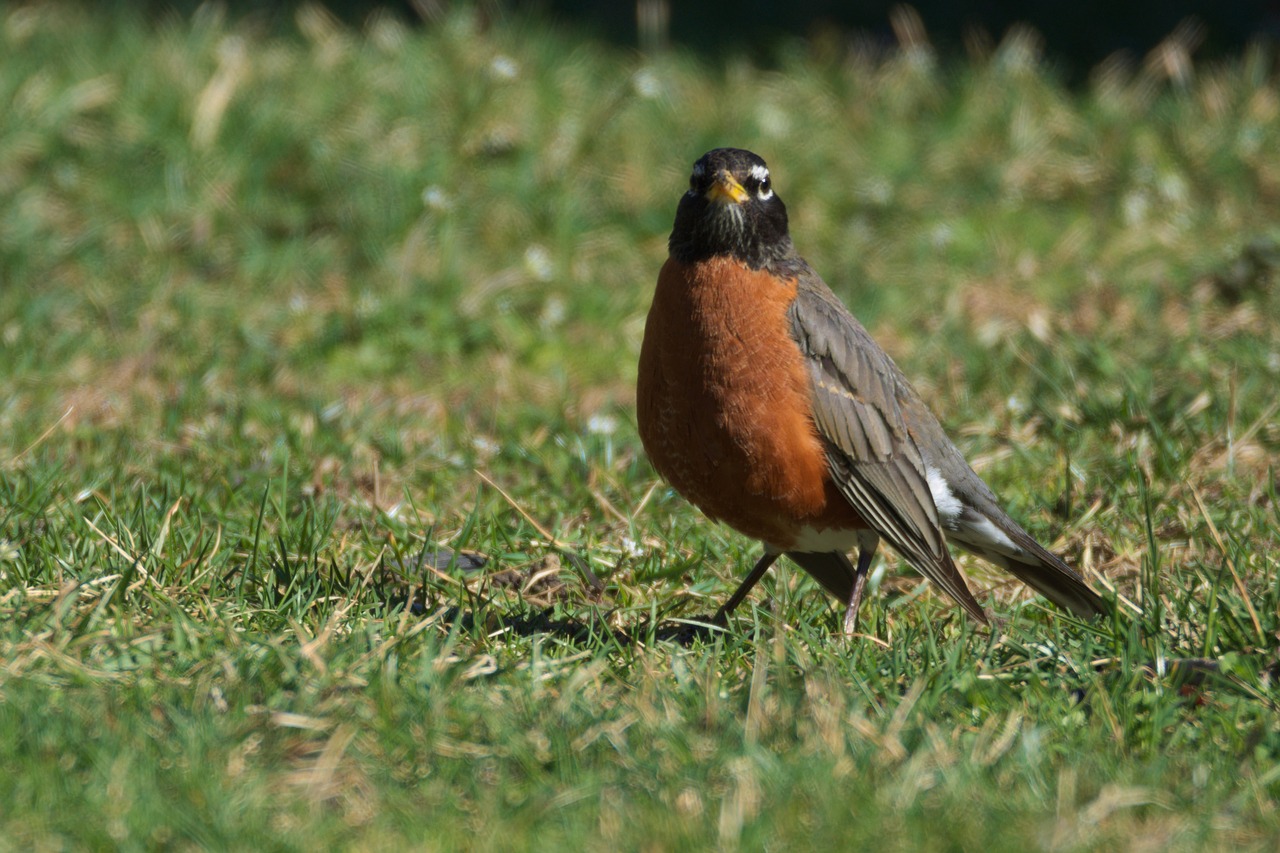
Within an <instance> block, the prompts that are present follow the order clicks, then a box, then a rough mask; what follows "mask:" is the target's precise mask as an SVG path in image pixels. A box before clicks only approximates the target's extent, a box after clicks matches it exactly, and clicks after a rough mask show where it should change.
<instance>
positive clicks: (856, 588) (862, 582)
mask: <svg viewBox="0 0 1280 853" xmlns="http://www.w3.org/2000/svg"><path fill="white" fill-rule="evenodd" d="M875 555H876V546H875V545H874V544H873V545H871V547H866V546H863V547H861V548H859V549H858V567H857V568H856V569H854V570H853V592H852V593H850V595H849V607H848V608H847V609H846V610H845V611H844V633H845V636H850V635H852V634H853V633H854V632H855V631H856V630H857V629H858V607H859V606H861V604H862V590H863V589H865V588H866V586H867V570H868V569H870V568H871V560H872V559H873V558H874V557H875Z"/></svg>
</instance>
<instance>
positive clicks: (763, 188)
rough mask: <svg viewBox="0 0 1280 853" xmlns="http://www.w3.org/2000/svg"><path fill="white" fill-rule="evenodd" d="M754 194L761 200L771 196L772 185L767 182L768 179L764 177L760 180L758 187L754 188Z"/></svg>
mask: <svg viewBox="0 0 1280 853" xmlns="http://www.w3.org/2000/svg"><path fill="white" fill-rule="evenodd" d="M756 196H757V197H758V198H760V200H761V201H765V200H767V199H769V198H772V197H773V185H772V184H770V183H769V179H768V178H765V179H764V180H763V181H761V182H760V187H759V188H758V189H757V190H756Z"/></svg>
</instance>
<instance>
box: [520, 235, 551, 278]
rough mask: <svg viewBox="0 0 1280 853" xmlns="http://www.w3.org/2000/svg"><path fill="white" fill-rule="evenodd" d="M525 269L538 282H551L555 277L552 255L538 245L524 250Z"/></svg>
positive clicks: (535, 244)
mask: <svg viewBox="0 0 1280 853" xmlns="http://www.w3.org/2000/svg"><path fill="white" fill-rule="evenodd" d="M524 268H525V271H526V272H528V273H529V275H531V276H533V277H534V278H535V279H537V280H538V281H551V278H552V276H554V275H555V267H554V266H553V265H552V263H551V253H550V252H548V251H547V250H546V249H545V248H543V247H542V246H540V245H538V244H537V243H534V244H533V245H532V246H530V247H529V248H527V249H525V250H524Z"/></svg>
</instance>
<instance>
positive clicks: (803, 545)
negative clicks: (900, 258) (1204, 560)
mask: <svg viewBox="0 0 1280 853" xmlns="http://www.w3.org/2000/svg"><path fill="white" fill-rule="evenodd" d="M636 422H637V427H638V430H639V433H640V439H641V442H642V444H643V445H644V448H645V452H646V453H647V455H648V457H649V459H650V461H651V462H652V464H653V466H654V468H655V469H656V471H657V472H658V473H659V474H660V475H661V476H662V478H663V479H665V480H666V481H667V482H668V483H669V484H670V485H671V486H672V487H673V488H674V489H675V491H676V492H678V493H679V494H681V495H682V496H683V497H684V498H685V499H687V500H688V501H689V502H691V503H693V504H694V505H695V506H697V507H698V508H699V509H700V510H701V511H702V512H703V514H705V515H706V516H708V517H709V518H710V519H712V520H714V521H719V522H723V523H725V524H727V525H729V526H730V527H732V528H734V529H735V530H737V531H739V532H740V533H742V534H744V535H746V536H748V537H751V538H754V539H758V540H759V541H760V542H761V544H762V545H763V554H762V555H761V557H760V558H759V560H758V561H757V562H756V564H755V566H754V567H753V568H752V570H751V571H750V573H749V574H748V575H747V577H746V578H745V579H744V580H743V581H742V583H741V584H740V585H739V586H738V588H737V589H736V590H735V591H734V592H733V594H732V595H731V596H730V597H729V599H728V600H727V601H726V602H725V603H724V605H723V606H722V607H721V608H720V609H719V611H718V612H717V613H716V617H715V618H716V621H717V622H718V623H720V624H724V623H725V622H726V620H727V619H728V617H729V615H730V614H732V613H733V611H734V609H735V608H736V607H737V606H738V605H739V604H741V602H742V601H743V600H744V599H745V598H746V596H747V595H748V593H750V591H751V589H752V587H754V586H755V584H756V583H758V582H759V580H760V578H761V577H763V576H764V574H765V572H767V571H768V569H769V568H770V566H772V565H773V564H774V562H775V561H776V560H777V559H778V557H779V556H780V555H784V554H785V555H786V556H787V557H789V558H790V559H791V560H792V561H794V562H795V563H796V564H798V565H799V566H800V567H801V568H802V569H804V570H805V571H806V572H808V573H809V574H810V575H812V576H813V577H814V579H816V580H817V581H818V583H819V584H821V585H822V587H824V588H825V589H826V590H827V591H828V592H829V593H830V594H831V595H833V596H834V597H835V598H836V599H837V600H838V601H839V602H840V603H841V604H843V605H844V606H845V612H844V620H843V629H844V631H845V633H846V634H850V635H852V634H855V633H856V629H857V617H858V610H859V607H860V604H861V601H862V597H863V592H864V589H865V587H866V582H867V573H868V570H869V568H870V566H871V563H872V560H873V559H874V557H875V554H876V551H877V549H878V547H879V545H880V542H881V541H882V540H883V541H884V542H887V543H888V544H889V546H891V547H892V548H893V549H894V550H895V551H896V552H897V553H898V554H900V555H901V556H902V557H903V558H905V559H906V561H907V562H908V563H910V564H911V565H912V566H914V567H915V568H916V569H917V570H918V571H919V572H920V573H921V574H922V575H924V576H925V577H926V578H927V579H928V580H930V581H932V582H933V583H935V584H937V585H938V586H939V587H941V588H942V590H943V591H944V592H946V594H947V595H948V596H950V597H951V598H952V599H954V600H955V601H956V602H957V603H958V604H959V605H960V606H961V607H962V608H963V609H964V611H965V612H966V613H968V614H969V616H971V617H972V618H973V619H975V620H977V621H978V622H979V623H981V624H983V625H988V624H990V619H991V615H990V614H989V613H988V612H987V611H986V610H985V609H984V608H983V607H982V605H980V604H979V603H978V601H977V600H976V599H975V598H974V596H973V593H972V592H971V591H970V589H969V586H968V583H967V581H966V579H965V576H964V574H963V573H962V572H961V570H960V568H959V567H958V566H957V565H956V563H955V561H954V559H953V558H952V556H951V553H950V552H949V550H948V547H947V543H948V542H950V543H952V544H954V545H956V546H958V547H959V548H961V549H964V550H966V551H969V552H972V553H974V554H976V555H977V556H979V557H981V558H983V559H984V560H987V561H988V562H991V563H993V564H995V565H997V566H999V567H1001V568H1003V569H1005V570H1007V571H1008V572H1010V573H1012V574H1013V575H1014V576H1015V577H1017V578H1018V579H1019V580H1021V581H1022V582H1023V583H1026V584H1027V585H1029V586H1030V587H1032V588H1033V589H1035V590H1036V591H1037V592H1039V593H1040V594H1042V595H1044V596H1045V597H1046V598H1048V599H1049V600H1050V601H1052V602H1054V603H1055V604H1057V605H1058V606H1059V607H1062V608H1064V609H1065V610H1067V611H1070V612H1071V613H1073V614H1075V615H1076V616H1079V617H1082V618H1087V619H1092V618H1095V617H1098V616H1102V615H1104V614H1106V613H1108V612H1109V610H1108V607H1107V604H1106V602H1105V601H1104V600H1103V599H1102V598H1101V597H1100V596H1099V595H1098V594H1097V593H1096V592H1094V591H1093V590H1092V589H1090V588H1089V586H1088V585H1087V584H1086V583H1085V582H1084V580H1083V579H1082V578H1081V576H1080V575H1079V574H1077V573H1076V571H1075V570H1073V569H1072V568H1071V567H1070V566H1068V565H1067V564H1066V563H1065V562H1064V561H1063V560H1062V559H1061V558H1059V557H1058V556H1056V555H1055V554H1053V553H1051V552H1050V551H1048V550H1047V549H1046V548H1044V547H1043V546H1041V545H1040V544H1039V543H1038V542H1036V541H1035V539H1033V538H1032V537H1031V535H1030V534H1028V533H1027V532H1026V531H1025V530H1024V529H1023V528H1022V527H1021V526H1019V524H1018V523H1017V522H1016V521H1014V520H1013V519H1012V518H1010V517H1009V515H1008V514H1007V513H1006V512H1005V511H1004V510H1003V509H1002V508H1001V505H1000V501H999V499H998V498H997V497H996V495H995V493H994V492H993V491H992V490H991V488H990V487H989V486H988V485H987V484H986V483H985V482H983V480H982V478H981V477H979V476H978V474H977V473H976V472H974V470H973V469H972V468H971V467H970V466H969V464H968V463H967V462H966V461H965V459H964V456H963V455H962V454H961V452H960V450H959V449H958V448H957V447H956V446H955V444H954V443H952V441H951V440H950V439H949V438H948V437H947V435H946V433H945V432H944V431H943V428H942V426H941V425H940V424H939V422H938V419H937V418H936V417H935V416H934V415H933V413H932V412H931V411H930V410H929V408H928V406H927V405H926V404H925V402H924V400H922V399H921V397H920V395H919V393H917V392H916V390H915V389H914V388H913V387H912V385H911V383H910V382H909V381H908V380H907V378H906V376H905V375H904V374H903V372H902V371H901V370H900V369H899V368H898V365H897V364H895V363H894V361H893V359H892V358H890V357H889V355H888V354H887V353H886V352H885V351H884V350H883V349H881V348H880V346H879V345H878V344H877V343H876V342H875V341H874V340H873V339H872V337H871V335H870V334H868V332H867V330H866V329H865V328H864V327H863V326H862V324H861V323H859V322H858V320H857V319H856V318H855V317H854V316H853V314H852V313H850V311H849V309H848V308H846V307H845V305H844V303H843V302H841V301H840V299H839V298H838V297H837V296H836V295H835V294H834V293H833V292H832V291H831V289H830V288H829V287H828V286H827V284H826V283H825V282H824V281H823V280H822V278H821V277H820V276H819V275H818V273H817V272H815V271H814V269H813V268H812V267H811V266H810V265H809V264H808V263H807V262H806V261H805V260H804V259H803V258H802V257H801V256H800V255H799V254H798V252H797V251H796V248H795V246H794V244H793V243H792V240H791V235H790V232H789V230H788V221H787V208H786V205H784V204H783V202H782V199H781V198H780V197H779V196H778V194H777V192H776V191H775V190H774V186H773V181H772V178H771V176H770V173H769V168H768V166H767V165H766V163H765V161H764V160H763V159H762V158H761V157H760V156H759V155H757V154H755V153H753V152H751V151H747V150H745V149H741V148H716V149H713V150H711V151H708V152H707V153H705V154H704V155H702V156H701V157H700V158H698V160H697V161H696V162H695V163H694V164H693V170H692V173H691V174H690V177H689V189H688V191H687V192H685V193H684V195H683V196H682V197H681V198H680V202H679V204H678V206H677V208H676V215H675V223H674V225H673V226H672V230H671V236H670V239H669V240H668V257H667V260H666V262H665V263H664V264H663V266H662V269H661V271H660V272H659V274H658V281H657V286H656V288H655V290H654V295H653V302H652V305H651V306H650V309H649V313H648V316H647V319H646V322H645V330H644V337H643V341H642V343H641V347H640V360H639V366H638V373H637V383H636ZM854 548H857V550H858V558H857V563H856V565H855V564H854V563H853V562H852V561H851V560H850V559H849V552H851V551H852V550H853V549H854Z"/></svg>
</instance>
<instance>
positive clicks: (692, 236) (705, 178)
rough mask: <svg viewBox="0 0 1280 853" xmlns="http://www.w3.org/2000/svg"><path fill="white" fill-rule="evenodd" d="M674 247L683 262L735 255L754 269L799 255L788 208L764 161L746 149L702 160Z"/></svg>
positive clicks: (720, 151)
mask: <svg viewBox="0 0 1280 853" xmlns="http://www.w3.org/2000/svg"><path fill="white" fill-rule="evenodd" d="M669 247H670V250H671V256H672V257H674V258H676V259H678V260H681V261H685V262H690V261H696V260H701V259H703V258H709V257H713V256H716V255H730V256H732V257H735V258H737V259H738V260H741V261H744V262H746V263H747V264H748V265H749V266H751V267H753V268H755V269H760V268H761V267H765V266H768V265H769V264H770V263H772V262H775V261H779V260H782V259H784V258H788V257H791V256H792V255H794V253H795V249H794V248H792V245H791V238H790V237H789V236H788V235H787V208H786V205H784V204H783V203H782V199H780V198H778V196H777V195H776V194H775V193H774V191H773V184H772V182H771V181H770V179H769V167H768V166H766V165H765V163H764V160H762V159H760V157H758V156H757V155H755V154H752V153H751V152H750V151H745V150H743V149H741V148H716V149H715V150H712V151H708V152H707V153H706V154H703V155H702V156H701V157H700V158H698V162H696V163H694V164H693V174H691V175H690V176H689V191H688V192H687V193H685V194H684V197H683V198H681V199H680V206H679V207H678V208H677V209H676V223H675V227H674V228H672V229H671V240H670V242H669Z"/></svg>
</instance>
